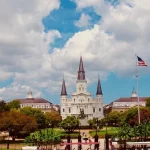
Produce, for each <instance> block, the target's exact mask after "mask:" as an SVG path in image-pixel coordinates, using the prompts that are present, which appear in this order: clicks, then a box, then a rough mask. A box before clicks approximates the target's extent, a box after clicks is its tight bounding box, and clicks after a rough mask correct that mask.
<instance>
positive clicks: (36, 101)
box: [16, 91, 60, 113]
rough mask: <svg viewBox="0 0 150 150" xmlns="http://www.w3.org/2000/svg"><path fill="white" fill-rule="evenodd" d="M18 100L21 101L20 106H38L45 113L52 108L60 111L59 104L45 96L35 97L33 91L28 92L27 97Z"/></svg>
mask: <svg viewBox="0 0 150 150" xmlns="http://www.w3.org/2000/svg"><path fill="white" fill-rule="evenodd" d="M16 100H18V101H19V102H20V108H23V107H26V106H30V107H32V108H38V109H40V110H41V111H42V112H44V113H45V112H50V111H51V110H56V111H59V109H60V108H59V106H58V105H54V104H52V103H51V102H49V101H48V100H45V99H44V98H34V97H33V95H32V92H31V91H29V92H28V96H27V98H23V99H16Z"/></svg>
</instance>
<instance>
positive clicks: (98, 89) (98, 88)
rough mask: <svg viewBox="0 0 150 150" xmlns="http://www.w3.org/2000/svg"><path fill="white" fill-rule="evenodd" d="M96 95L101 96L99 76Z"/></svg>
mask: <svg viewBox="0 0 150 150" xmlns="http://www.w3.org/2000/svg"><path fill="white" fill-rule="evenodd" d="M96 95H103V93H102V88H101V83H100V78H99V76H98V84H97V92H96Z"/></svg>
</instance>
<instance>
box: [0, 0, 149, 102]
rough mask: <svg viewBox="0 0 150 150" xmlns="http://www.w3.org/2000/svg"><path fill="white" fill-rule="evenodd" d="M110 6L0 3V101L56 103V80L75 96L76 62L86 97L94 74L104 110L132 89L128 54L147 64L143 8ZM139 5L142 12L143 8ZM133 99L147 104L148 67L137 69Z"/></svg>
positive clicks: (74, 0) (102, 2)
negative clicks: (40, 99) (30, 96)
mask: <svg viewBox="0 0 150 150" xmlns="http://www.w3.org/2000/svg"><path fill="white" fill-rule="evenodd" d="M149 3H150V2H149V1H148V0H143V1H140V2H139V1H138V0H134V1H128V0H122V1H119V0H118V1H116V0H91V1H90V0H80V1H79V0H51V1H49V0H45V3H44V1H43V0H37V1H33V2H31V3H30V4H29V3H28V2H27V1H25V2H20V1H19V0H17V1H15V2H14V3H13V5H12V4H11V3H10V2H9V1H8V0H6V2H5V3H2V2H0V8H1V10H2V12H3V13H2V15H1V16H0V20H1V21H0V35H3V36H0V68H1V69H0V98H1V99H4V100H6V101H9V100H12V99H15V98H25V97H26V96H27V92H28V91H29V90H30V89H31V90H32V92H33V95H34V97H43V98H45V99H47V100H49V101H51V102H52V103H56V104H59V99H60V91H61V84H62V78H63V75H64V77H65V81H66V85H67V92H68V95H71V93H72V92H73V91H75V83H76V77H77V70H78V65H79V59H80V56H81V55H82V58H83V62H84V68H85V71H86V79H87V81H88V91H89V92H92V95H94V96H95V93H96V88H97V76H98V74H99V75H100V78H101V86H102V90H103V101H104V104H106V103H110V102H112V101H114V100H116V99H118V98H120V97H130V96H131V93H132V89H133V87H134V88H135V89H136V79H135V67H136V66H135V61H136V57H135V54H137V55H139V56H140V57H141V58H142V59H143V60H145V61H146V62H147V64H148V66H149V64H150V61H149V57H150V46H149V45H150V44H149V41H150V36H149V35H150V29H149V23H150V18H149V13H150V9H149V7H148V6H149V5H148V4H149ZM145 4H146V5H145ZM139 74H140V76H139V95H140V96H146V97H149V96H150V94H149V86H150V78H149V75H150V71H149V67H139Z"/></svg>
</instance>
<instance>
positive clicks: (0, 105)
mask: <svg viewBox="0 0 150 150" xmlns="http://www.w3.org/2000/svg"><path fill="white" fill-rule="evenodd" d="M6 110H7V107H6V102H5V101H4V100H1V101H0V113H1V112H4V111H6Z"/></svg>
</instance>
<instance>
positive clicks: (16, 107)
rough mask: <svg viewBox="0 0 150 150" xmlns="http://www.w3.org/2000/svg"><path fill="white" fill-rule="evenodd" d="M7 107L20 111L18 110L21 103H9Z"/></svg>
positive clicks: (14, 101) (15, 101) (16, 101)
mask: <svg viewBox="0 0 150 150" xmlns="http://www.w3.org/2000/svg"><path fill="white" fill-rule="evenodd" d="M7 107H8V108H9V109H18V108H20V101H18V100H13V101H11V102H9V103H7Z"/></svg>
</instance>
